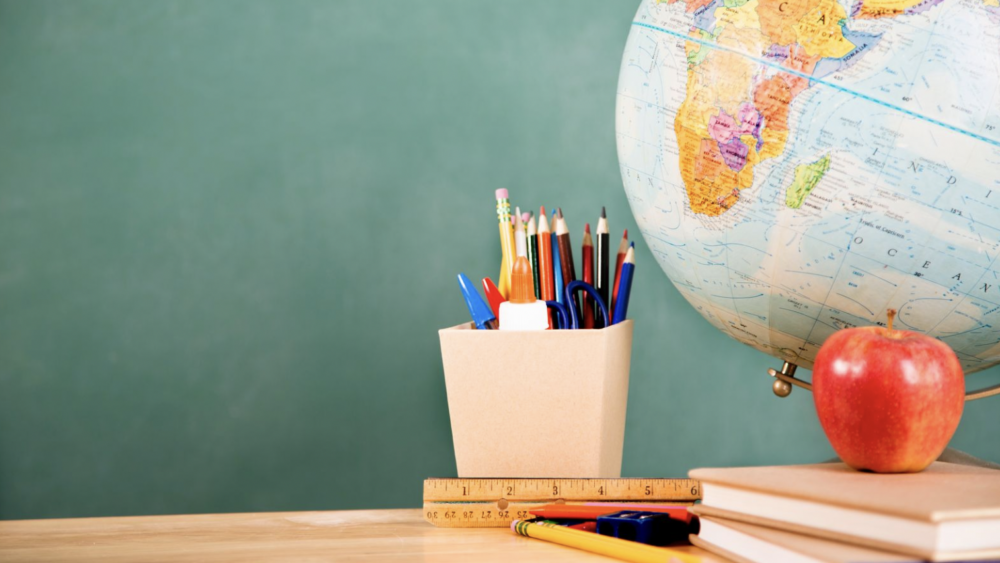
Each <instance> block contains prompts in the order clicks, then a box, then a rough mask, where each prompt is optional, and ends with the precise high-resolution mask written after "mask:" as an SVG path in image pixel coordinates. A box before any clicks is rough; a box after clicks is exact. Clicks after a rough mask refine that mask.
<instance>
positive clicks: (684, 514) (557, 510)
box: [528, 502, 692, 522]
mask: <svg viewBox="0 0 1000 563" xmlns="http://www.w3.org/2000/svg"><path fill="white" fill-rule="evenodd" d="M622 510H635V511H642V512H660V513H663V514H667V515H669V516H670V517H671V518H673V519H674V520H681V521H683V522H690V521H691V516H692V515H691V513H690V512H688V510H687V507H686V506H670V505H663V504H650V505H643V504H641V503H628V504H620V503H616V502H606V503H604V502H601V503H598V502H595V503H588V504H546V505H545V506H540V507H538V508H532V509H531V510H529V511H528V512H530V513H532V514H534V515H535V516H539V517H541V518H566V519H573V520H595V519H597V517H598V516H604V515H605V514H614V513H615V512H621V511H622Z"/></svg>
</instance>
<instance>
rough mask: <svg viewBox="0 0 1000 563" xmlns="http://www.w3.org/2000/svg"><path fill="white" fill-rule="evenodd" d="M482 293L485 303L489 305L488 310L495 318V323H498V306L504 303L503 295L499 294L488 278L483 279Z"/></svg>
mask: <svg viewBox="0 0 1000 563" xmlns="http://www.w3.org/2000/svg"><path fill="white" fill-rule="evenodd" d="M483 293H485V294H486V301H488V302H489V304H490V309H491V310H492V311H493V316H495V317H496V318H497V323H499V322H500V304H501V303H503V302H504V301H506V299H504V298H503V295H501V294H500V290H499V289H497V286H496V285H494V283H493V280H491V279H490V278H483Z"/></svg>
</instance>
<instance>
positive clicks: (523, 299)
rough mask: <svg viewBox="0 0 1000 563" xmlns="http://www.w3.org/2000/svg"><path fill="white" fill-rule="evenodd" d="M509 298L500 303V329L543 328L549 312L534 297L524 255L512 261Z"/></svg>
mask: <svg viewBox="0 0 1000 563" xmlns="http://www.w3.org/2000/svg"><path fill="white" fill-rule="evenodd" d="M510 277H511V280H510V299H509V300H507V301H504V302H503V303H501V304H500V330H545V329H547V328H549V312H548V309H547V308H546V307H545V302H544V301H539V300H538V299H535V289H534V280H533V279H532V275H531V264H529V263H528V259H527V258H525V257H524V256H518V257H517V260H515V261H514V271H513V272H512V273H511V276H510Z"/></svg>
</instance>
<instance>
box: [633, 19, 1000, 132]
mask: <svg viewBox="0 0 1000 563" xmlns="http://www.w3.org/2000/svg"><path fill="white" fill-rule="evenodd" d="M632 25H634V26H638V27H645V28H646V29H652V30H654V31H659V32H661V33H666V34H667V35H671V36H673V37H676V38H678V39H683V40H684V41H690V42H692V43H697V44H699V45H702V46H703V47H708V48H710V49H719V50H720V51H726V52H729V53H732V54H734V55H739V56H741V57H745V58H747V59H749V60H751V61H753V62H755V63H758V64H761V65H764V66H767V67H770V68H773V69H775V70H778V71H781V72H785V73H788V74H791V75H793V76H798V77H800V78H805V79H806V80H809V81H810V82H817V83H819V84H823V85H824V86H828V87H830V88H833V89H834V90H839V91H841V92H844V93H845V94H850V95H851V96H854V97H857V98H861V99H863V100H868V101H869V102H872V103H875V104H878V105H880V106H883V107H887V108H889V109H894V110H896V111H898V112H901V113H904V114H906V115H909V116H911V117H915V118H917V119H921V120H923V121H926V122H928V123H933V124H934V125H937V126H939V127H944V128H945V129H948V130H950V131H954V132H956V133H961V134H962V135H966V136H969V137H972V138H973V139H976V140H979V141H982V142H984V143H987V144H990V145H993V146H995V147H1000V141H998V140H994V139H990V138H989V137H984V136H982V135H979V134H978V133H973V132H972V131H968V130H965V129H962V128H960V127H956V126H954V125H949V124H947V123H945V122H943V121H938V120H937V119H934V118H933V117H928V116H926V115H921V114H919V113H914V112H912V111H910V110H908V109H906V108H902V107H899V106H897V105H895V104H891V103H889V102H886V101H883V100H879V99H878V98H873V97H871V96H869V95H867V94H862V93H861V92H855V91H854V90H851V89H850V88H845V87H843V86H840V85H837V84H834V83H832V82H828V81H826V80H823V79H822V78H817V77H815V76H811V75H808V74H806V73H804V72H799V71H797V70H793V69H790V68H785V67H783V66H781V65H779V64H776V63H773V62H771V61H768V60H766V59H762V58H759V57H755V56H753V55H749V54H747V53H744V52H742V51H739V50H737V49H733V48H731V47H725V46H722V45H717V44H715V43H710V42H708V41H705V40H703V39H698V38H695V37H691V36H690V35H684V34H683V33H678V32H676V31H671V30H669V29H666V28H663V27H659V26H656V25H652V24H648V23H643V22H637V21H633V22H632Z"/></svg>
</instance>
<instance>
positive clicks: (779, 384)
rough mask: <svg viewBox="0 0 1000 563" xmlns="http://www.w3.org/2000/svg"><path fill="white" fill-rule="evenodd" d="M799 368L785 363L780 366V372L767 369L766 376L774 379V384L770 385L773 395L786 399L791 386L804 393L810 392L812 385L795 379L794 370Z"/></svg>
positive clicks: (789, 393) (790, 391)
mask: <svg viewBox="0 0 1000 563" xmlns="http://www.w3.org/2000/svg"><path fill="white" fill-rule="evenodd" d="M798 367H799V366H797V365H795V364H793V363H791V362H785V363H783V364H782V365H781V371H778V370H776V369H774V368H771V369H768V370H767V374H768V375H770V376H771V377H773V378H775V380H774V384H773V385H771V390H772V391H774V394H775V395H777V396H779V397H787V396H789V395H791V394H792V385H797V386H799V387H801V388H803V389H805V390H806V391H812V388H813V387H812V385H811V384H810V383H807V382H805V381H802V380H801V379H795V370H796V369H798Z"/></svg>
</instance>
